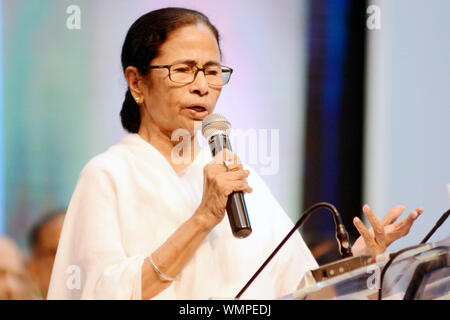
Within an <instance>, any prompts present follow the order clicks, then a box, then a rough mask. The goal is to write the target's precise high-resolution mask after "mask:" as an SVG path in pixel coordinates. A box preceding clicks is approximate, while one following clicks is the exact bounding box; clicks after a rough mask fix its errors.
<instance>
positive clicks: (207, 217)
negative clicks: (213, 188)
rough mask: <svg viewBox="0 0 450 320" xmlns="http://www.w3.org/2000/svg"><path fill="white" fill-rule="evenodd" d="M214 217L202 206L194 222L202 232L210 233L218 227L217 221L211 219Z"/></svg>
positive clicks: (195, 214)
mask: <svg viewBox="0 0 450 320" xmlns="http://www.w3.org/2000/svg"><path fill="white" fill-rule="evenodd" d="M211 217H213V215H212V214H211V213H209V211H208V209H207V208H205V207H204V206H202V205H200V206H199V207H198V208H197V210H196V211H195V213H194V215H193V216H192V219H193V222H194V223H195V225H196V226H197V227H198V228H199V230H201V231H206V232H208V233H209V232H210V231H211V230H212V229H213V228H214V227H215V226H216V225H217V222H216V221H214V220H215V219H211Z"/></svg>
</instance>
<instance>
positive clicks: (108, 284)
mask: <svg viewBox="0 0 450 320" xmlns="http://www.w3.org/2000/svg"><path fill="white" fill-rule="evenodd" d="M211 159H212V157H211V155H210V152H209V149H208V148H203V149H202V150H201V152H200V153H199V154H198V155H197V157H196V158H195V161H194V163H193V164H192V165H191V166H189V167H188V168H186V169H185V170H183V171H182V172H180V173H176V172H175V171H174V170H173V168H172V167H171V166H170V164H169V162H168V161H167V160H166V159H165V158H164V157H163V156H162V155H161V154H160V153H159V152H158V151H157V150H156V149H155V148H154V147H153V146H152V145H150V144H149V143H147V142H146V141H145V140H144V139H142V138H141V137H140V136H139V135H138V134H132V135H129V136H127V137H125V138H124V139H123V140H122V141H121V142H120V143H119V144H117V145H115V146H112V147H111V148H109V149H108V150H107V151H106V152H104V153H102V154H100V155H98V156H96V157H94V158H93V159H92V160H91V161H89V163H88V164H87V165H86V166H85V167H84V169H83V171H82V172H81V174H80V177H79V180H78V183H77V186H76V188H75V191H74V193H73V195H72V199H71V201H70V204H69V207H68V210H67V214H66V218H65V221H64V226H63V230H62V233H61V238H60V242H59V246H58V251H57V254H56V258H55V263H54V266H53V272H52V276H51V281H50V288H49V293H48V299H141V269H142V264H143V261H144V259H146V258H147V257H148V256H149V254H150V253H152V252H153V251H155V250H156V249H157V248H158V247H159V246H161V245H162V244H163V243H164V242H165V241H166V240H167V238H168V237H169V236H170V235H171V234H172V233H173V232H174V231H175V230H176V229H177V228H178V227H179V226H180V225H181V224H182V223H183V222H184V221H186V220H187V219H189V217H191V216H192V214H193V213H194V211H195V210H196V209H197V207H198V206H199V204H200V201H201V197H202V193H203V167H204V166H205V165H206V164H207V163H208V162H210V161H211ZM244 167H246V168H247V169H249V168H248V167H247V166H245V165H244ZM249 170H251V169H249ZM248 182H249V185H250V186H251V187H252V188H253V192H252V193H251V194H246V195H245V200H246V204H247V209H248V212H249V217H250V221H251V224H252V229H253V233H252V234H251V235H250V236H249V237H248V238H246V239H236V238H234V237H233V235H232V233H231V229H230V226H229V222H228V217H227V216H225V218H224V219H223V221H222V222H221V223H220V224H218V225H217V226H216V227H215V228H214V229H213V230H212V231H211V233H210V234H209V235H208V236H207V237H206V238H205V239H204V241H203V242H202V243H201V245H200V246H199V247H198V249H197V250H196V251H195V253H194V255H193V256H192V258H191V259H190V260H189V261H188V262H187V264H186V265H185V267H184V268H183V269H182V271H181V272H180V274H178V275H177V277H176V280H175V281H174V282H173V283H172V284H171V285H170V286H169V287H168V288H167V289H165V290H164V291H162V292H161V293H160V294H158V295H157V296H156V297H154V299H208V298H224V299H225V298H233V297H234V296H235V295H236V294H237V293H238V292H239V290H240V289H241V288H242V287H243V286H244V285H245V283H246V282H247V281H248V280H249V279H250V277H251V276H252V275H253V273H254V272H255V271H256V270H257V269H258V268H259V266H260V265H261V264H262V263H263V262H264V261H265V259H266V258H267V257H268V255H269V254H270V253H271V252H272V251H273V250H274V249H275V247H276V246H277V245H278V243H279V242H280V241H281V240H282V239H283V237H284V236H285V235H286V234H287V232H288V231H289V230H290V229H291V228H292V226H293V224H292V221H291V220H290V219H289V217H288V216H287V215H286V213H285V212H284V211H283V209H282V208H281V206H280V205H279V204H278V202H277V201H276V200H275V198H274V197H273V195H272V194H271V192H270V190H269V189H268V188H267V186H266V185H265V184H264V182H263V181H262V179H261V178H260V177H259V176H258V175H257V173H256V172H254V171H252V170H251V174H250V176H249V177H248ZM316 267H317V263H316V261H315V260H314V257H313V256H312V254H311V252H310V251H309V249H308V248H307V246H306V245H305V243H304V241H303V239H302V238H301V236H300V234H299V233H298V232H297V233H296V234H295V235H294V236H293V237H292V238H291V239H290V240H289V241H288V242H287V244H286V245H285V247H283V248H282V249H281V250H280V252H279V253H278V255H277V256H276V257H275V258H274V259H273V260H272V261H271V262H270V263H269V265H268V266H267V268H266V269H265V270H264V271H263V272H262V273H261V274H260V276H259V277H258V278H257V279H256V280H255V282H254V283H253V284H252V285H251V286H250V287H249V289H248V290H247V291H246V292H245V293H244V295H243V296H242V298H247V299H249V298H251V299H273V298H276V297H279V296H282V295H284V294H287V293H290V292H292V291H294V290H295V288H296V286H297V285H298V283H299V282H300V280H301V278H302V276H303V275H304V273H305V272H306V271H307V270H310V269H313V268H316Z"/></svg>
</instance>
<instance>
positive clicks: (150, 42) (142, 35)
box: [120, 8, 220, 133]
mask: <svg viewBox="0 0 450 320" xmlns="http://www.w3.org/2000/svg"><path fill="white" fill-rule="evenodd" d="M197 23H203V24H204V25H206V26H207V27H209V29H210V30H211V31H212V33H213V34H214V36H215V38H216V40H217V43H218V44H219V32H218V31H217V29H216V27H214V26H213V25H212V24H211V22H210V21H209V19H208V17H206V16H205V15H204V14H202V13H200V12H198V11H195V10H190V9H184V8H164V9H159V10H155V11H151V12H149V13H146V14H145V15H143V16H142V17H140V18H139V19H138V20H136V22H134V23H133V25H132V26H131V27H130V29H129V30H128V33H127V36H126V38H125V42H124V43H123V47H122V55H121V59H122V68H123V71H124V72H125V70H126V68H127V67H129V66H134V67H136V68H137V69H138V70H139V73H140V74H141V75H143V76H145V75H147V73H148V72H149V71H148V69H145V68H144V67H146V66H148V65H149V64H150V62H151V61H152V60H153V59H154V58H156V57H157V56H158V54H159V48H160V47H161V45H162V44H163V43H164V42H165V41H166V39H167V37H168V36H169V34H170V33H171V32H172V31H175V30H177V29H178V28H181V27H184V26H188V25H195V24H197ZM219 50H220V45H219ZM120 117H121V121H122V126H123V128H124V129H125V130H127V131H128V132H130V133H137V132H138V131H139V127H140V125H141V114H140V111H139V106H138V104H137V103H136V101H135V100H134V98H133V96H132V95H131V91H130V88H128V90H127V92H126V94H125V100H124V102H123V105H122V110H121V111H120Z"/></svg>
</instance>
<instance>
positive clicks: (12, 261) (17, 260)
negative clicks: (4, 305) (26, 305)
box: [0, 236, 32, 300]
mask: <svg viewBox="0 0 450 320" xmlns="http://www.w3.org/2000/svg"><path fill="white" fill-rule="evenodd" d="M31 297H32V294H31V283H30V278H29V275H28V273H27V270H26V267H25V264H24V261H23V260H22V255H21V253H20V250H19V248H18V247H17V245H16V244H15V243H14V241H13V240H11V239H10V238H8V237H5V236H0V300H25V299H31Z"/></svg>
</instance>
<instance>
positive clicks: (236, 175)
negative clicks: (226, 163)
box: [224, 170, 250, 181]
mask: <svg viewBox="0 0 450 320" xmlns="http://www.w3.org/2000/svg"><path fill="white" fill-rule="evenodd" d="M249 174H250V171H248V170H239V171H230V172H227V173H226V175H225V176H224V177H225V179H226V180H227V181H235V180H243V179H247V177H248V176H249Z"/></svg>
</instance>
